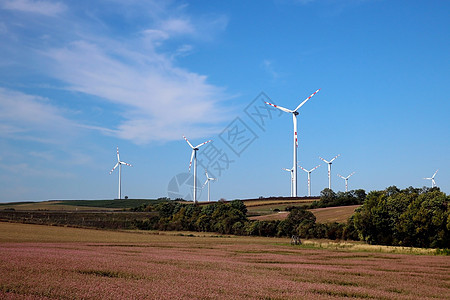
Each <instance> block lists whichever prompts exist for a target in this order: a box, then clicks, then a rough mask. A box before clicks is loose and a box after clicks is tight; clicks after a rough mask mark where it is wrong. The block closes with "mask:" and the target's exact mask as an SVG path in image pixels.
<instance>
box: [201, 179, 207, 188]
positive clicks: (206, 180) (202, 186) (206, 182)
mask: <svg viewBox="0 0 450 300" xmlns="http://www.w3.org/2000/svg"><path fill="white" fill-rule="evenodd" d="M207 183H208V179H206V181H205V183H204V184H203V185H202V188H204V187H205V185H206V184H207Z"/></svg>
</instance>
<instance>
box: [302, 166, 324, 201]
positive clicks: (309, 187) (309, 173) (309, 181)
mask: <svg viewBox="0 0 450 300" xmlns="http://www.w3.org/2000/svg"><path fill="white" fill-rule="evenodd" d="M299 167H300V169H302V170H303V171H305V172H306V173H308V197H311V172H312V171H314V170H315V169H317V168H318V167H320V165H318V166H316V167H314V168H312V169H311V170H309V171H308V170H306V169H304V168H303V167H302V166H299Z"/></svg>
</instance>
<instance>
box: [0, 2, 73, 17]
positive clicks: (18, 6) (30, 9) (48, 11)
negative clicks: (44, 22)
mask: <svg viewBox="0 0 450 300" xmlns="http://www.w3.org/2000/svg"><path fill="white" fill-rule="evenodd" d="M1 5H2V8H3V9H7V10H15V11H20V12H26V13H34V14H41V15H46V16H55V15H59V14H61V13H63V12H64V11H65V10H66V5H64V4H62V3H60V2H51V1H33V0H6V1H3V3H2V4H1Z"/></svg>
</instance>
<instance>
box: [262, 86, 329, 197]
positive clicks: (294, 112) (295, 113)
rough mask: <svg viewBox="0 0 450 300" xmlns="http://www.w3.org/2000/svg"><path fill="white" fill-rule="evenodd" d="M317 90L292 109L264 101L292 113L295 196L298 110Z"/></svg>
mask: <svg viewBox="0 0 450 300" xmlns="http://www.w3.org/2000/svg"><path fill="white" fill-rule="evenodd" d="M318 91H320V89H318V90H317V91H315V92H314V93H312V94H311V96H309V97H308V98H306V99H305V100H303V102H302V103H300V104H299V106H297V108H296V109H294V110H290V109H287V108H284V107H281V106H278V105H275V104H272V103H269V102H266V104H268V105H271V106H273V107H275V108H278V109H280V110H282V111H284V112H287V113H291V114H292V121H293V123H294V162H293V164H292V165H293V167H292V169H293V171H292V173H293V177H292V178H293V187H292V196H293V197H297V147H298V141H297V115H298V110H299V109H300V107H302V106H303V104H305V103H306V101H308V100H309V99H311V97H312V96H314V95H315V94H316V93H317V92H318Z"/></svg>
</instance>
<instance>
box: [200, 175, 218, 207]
mask: <svg viewBox="0 0 450 300" xmlns="http://www.w3.org/2000/svg"><path fill="white" fill-rule="evenodd" d="M205 175H206V181H205V183H204V184H203V187H204V186H205V185H206V184H208V202H210V199H211V193H210V190H209V183H210V181H211V180H217V179H216V178H212V177H209V175H208V171H207V170H206V169H205ZM203 187H202V188H203Z"/></svg>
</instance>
